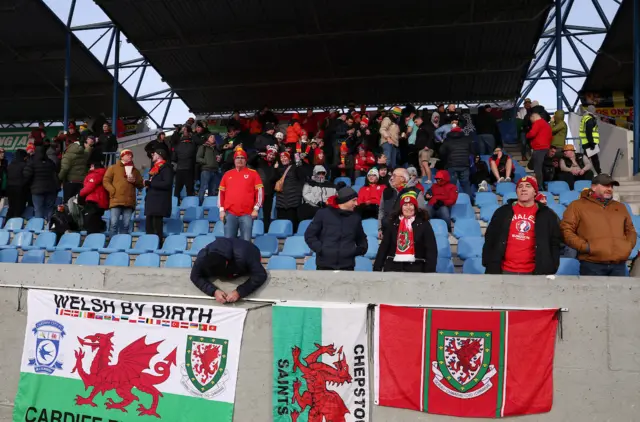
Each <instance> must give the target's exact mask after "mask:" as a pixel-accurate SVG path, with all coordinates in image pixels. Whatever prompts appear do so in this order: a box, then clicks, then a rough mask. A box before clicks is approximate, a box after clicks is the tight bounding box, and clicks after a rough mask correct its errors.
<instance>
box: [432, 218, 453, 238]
mask: <svg viewBox="0 0 640 422" xmlns="http://www.w3.org/2000/svg"><path fill="white" fill-rule="evenodd" d="M429 222H430V223H431V228H432V229H433V233H434V234H435V235H436V236H449V230H448V228H447V223H446V222H445V221H444V220H441V219H439V218H434V219H432V220H429Z"/></svg>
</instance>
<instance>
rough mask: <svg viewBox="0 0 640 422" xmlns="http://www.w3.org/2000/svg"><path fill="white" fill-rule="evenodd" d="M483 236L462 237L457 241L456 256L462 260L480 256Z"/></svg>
mask: <svg viewBox="0 0 640 422" xmlns="http://www.w3.org/2000/svg"><path fill="white" fill-rule="evenodd" d="M483 246H484V237H475V236H469V237H463V238H460V240H459V241H458V257H459V258H460V259H462V260H467V259H469V258H480V257H482V247H483Z"/></svg>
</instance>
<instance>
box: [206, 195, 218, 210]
mask: <svg viewBox="0 0 640 422" xmlns="http://www.w3.org/2000/svg"><path fill="white" fill-rule="evenodd" d="M217 206H218V196H217V195H216V196H205V197H204V201H203V202H202V208H213V207H217Z"/></svg>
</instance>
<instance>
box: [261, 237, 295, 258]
mask: <svg viewBox="0 0 640 422" xmlns="http://www.w3.org/2000/svg"><path fill="white" fill-rule="evenodd" d="M290 239H291V238H290ZM253 244H254V245H256V247H257V248H258V249H260V253H261V254H263V255H265V256H268V257H270V256H271V255H277V254H278V238H277V237H275V236H272V235H270V234H265V235H263V236H258V237H256V238H255V240H254V241H253Z"/></svg>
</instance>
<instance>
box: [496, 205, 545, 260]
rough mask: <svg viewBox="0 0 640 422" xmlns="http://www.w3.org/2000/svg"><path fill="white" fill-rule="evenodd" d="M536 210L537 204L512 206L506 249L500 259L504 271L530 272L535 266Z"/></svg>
mask: <svg viewBox="0 0 640 422" xmlns="http://www.w3.org/2000/svg"><path fill="white" fill-rule="evenodd" d="M536 212H538V206H537V205H533V206H531V207H523V206H521V205H520V204H517V203H516V204H515V205H514V206H513V218H512V219H511V225H510V226H509V236H508V237H507V249H506V251H505V253H504V260H503V261H502V269H503V270H504V271H509V272H514V273H531V272H533V270H535V268H536V234H535V227H536Z"/></svg>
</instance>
